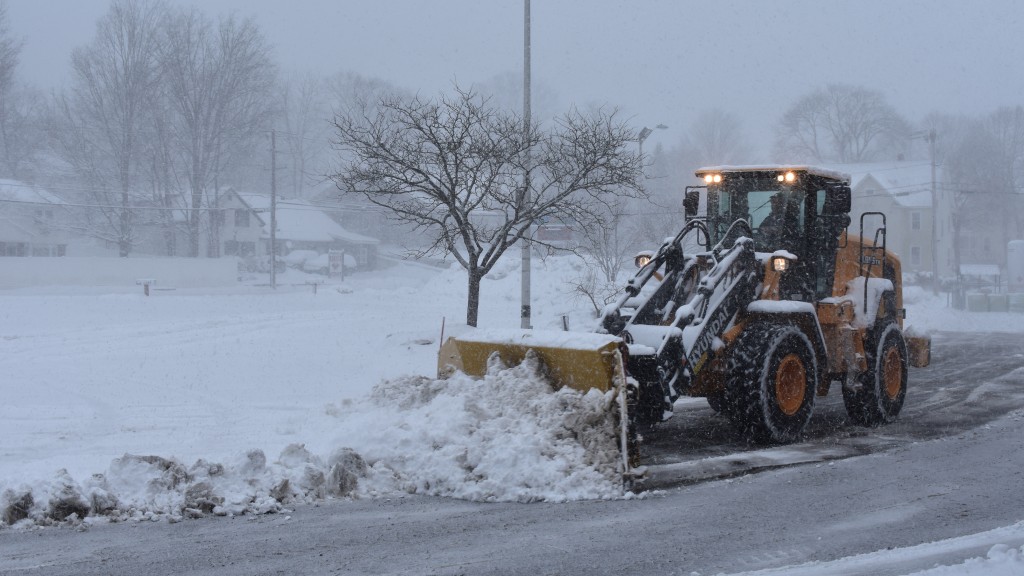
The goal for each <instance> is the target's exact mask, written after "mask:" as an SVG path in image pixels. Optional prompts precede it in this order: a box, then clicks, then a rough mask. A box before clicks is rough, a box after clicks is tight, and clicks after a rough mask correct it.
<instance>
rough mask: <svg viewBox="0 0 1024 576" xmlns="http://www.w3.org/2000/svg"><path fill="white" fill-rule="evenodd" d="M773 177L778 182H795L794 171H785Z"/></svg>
mask: <svg viewBox="0 0 1024 576" xmlns="http://www.w3.org/2000/svg"><path fill="white" fill-rule="evenodd" d="M775 179H776V180H778V181H779V182H789V183H790V184H792V183H793V182H796V173H795V172H786V173H785V174H779V175H778V176H776V177H775Z"/></svg>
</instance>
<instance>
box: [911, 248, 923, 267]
mask: <svg viewBox="0 0 1024 576" xmlns="http://www.w3.org/2000/svg"><path fill="white" fill-rule="evenodd" d="M910 265H911V266H920V265H921V247H920V246H911V247H910Z"/></svg>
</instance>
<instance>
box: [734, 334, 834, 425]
mask: <svg viewBox="0 0 1024 576" xmlns="http://www.w3.org/2000/svg"><path fill="white" fill-rule="evenodd" d="M728 374H729V376H728V378H727V380H726V386H725V403H726V406H727V407H728V409H727V410H726V411H725V413H726V414H727V415H728V416H729V420H730V421H731V422H732V424H733V426H734V427H735V428H737V429H738V430H739V431H740V433H741V434H743V435H744V436H745V437H746V438H747V440H749V441H752V442H756V443H761V444H765V443H769V442H780V443H782V442H792V441H794V440H797V439H798V438H799V437H800V435H801V434H802V433H803V430H804V428H805V427H806V426H807V423H808V422H809V421H810V419H811V412H813V411H814V394H815V391H816V389H817V387H818V368H817V362H816V360H815V356H814V347H813V346H812V344H811V341H810V340H809V339H808V338H807V336H805V335H804V333H803V332H801V331H800V329H799V328H797V327H796V326H792V325H788V324H767V323H766V324H757V325H754V326H753V327H752V328H750V329H748V330H747V331H745V332H744V333H743V334H742V335H740V337H739V338H738V339H737V341H736V344H735V347H734V348H733V351H732V353H731V354H730V356H729V369H728Z"/></svg>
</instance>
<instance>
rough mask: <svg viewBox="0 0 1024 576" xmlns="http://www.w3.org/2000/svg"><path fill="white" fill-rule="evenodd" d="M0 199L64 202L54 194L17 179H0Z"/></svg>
mask: <svg viewBox="0 0 1024 576" xmlns="http://www.w3.org/2000/svg"><path fill="white" fill-rule="evenodd" d="M0 200H8V201H13V202H32V203H40V204H64V200H63V199H62V198H61V197H60V196H57V195H56V194H54V193H52V192H50V191H48V190H44V189H43V188H40V187H38V186H33V185H32V184H28V183H26V182H21V181H18V180H6V179H0Z"/></svg>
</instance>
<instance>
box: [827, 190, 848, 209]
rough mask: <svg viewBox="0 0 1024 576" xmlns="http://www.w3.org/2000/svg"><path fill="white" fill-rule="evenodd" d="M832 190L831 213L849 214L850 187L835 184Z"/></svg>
mask: <svg viewBox="0 0 1024 576" xmlns="http://www.w3.org/2000/svg"><path fill="white" fill-rule="evenodd" d="M831 192H832V213H833V214H849V212H850V208H851V206H850V205H851V201H850V187H849V186H836V187H835V188H833V189H832V190H831Z"/></svg>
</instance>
